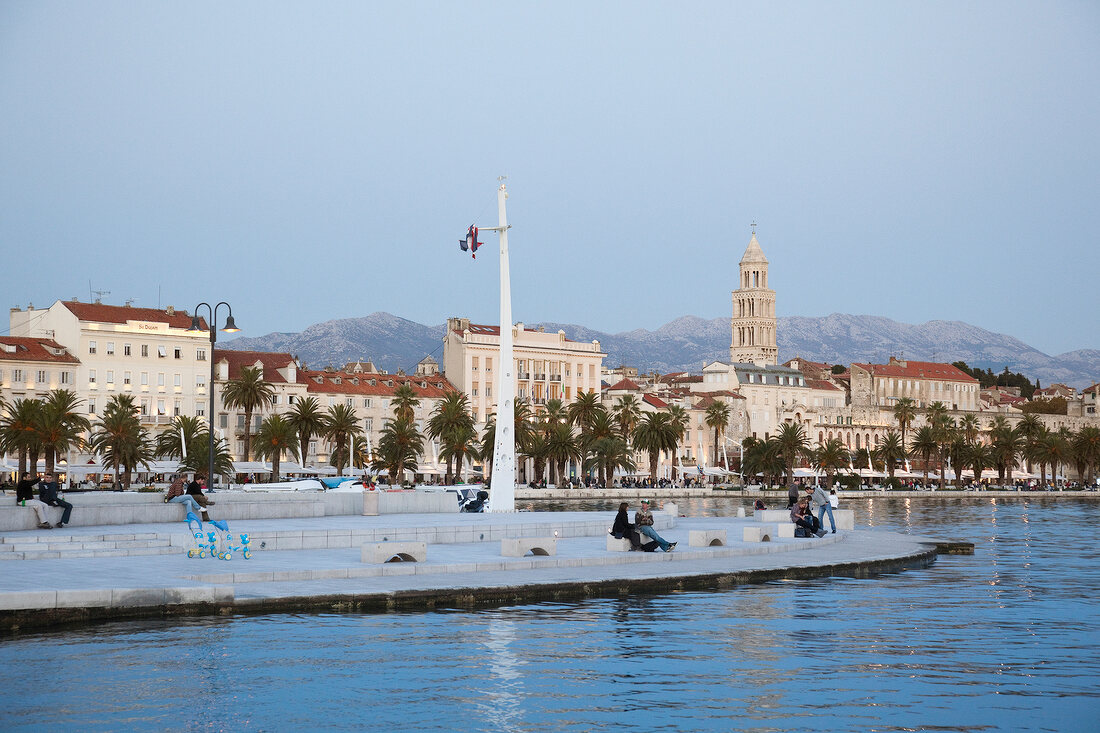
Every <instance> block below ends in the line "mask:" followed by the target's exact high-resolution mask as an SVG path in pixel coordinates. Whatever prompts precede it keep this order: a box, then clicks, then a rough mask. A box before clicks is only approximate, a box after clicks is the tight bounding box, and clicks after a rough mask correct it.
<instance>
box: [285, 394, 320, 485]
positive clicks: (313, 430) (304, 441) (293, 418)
mask: <svg viewBox="0 0 1100 733" xmlns="http://www.w3.org/2000/svg"><path fill="white" fill-rule="evenodd" d="M287 419H288V420H290V424H291V425H293V426H294V431H295V432H296V433H297V434H298V460H300V461H301V462H302V467H303V468H304V467H305V465H306V461H307V460H309V441H310V440H312V439H313V436H315V435H322V434H323V433H324V432H325V415H324V413H323V412H321V406H320V405H319V404H317V398H316V397H306V398H305V399H304V400H298V401H297V402H295V403H294V407H293V408H291V410H290V412H289V413H287Z"/></svg>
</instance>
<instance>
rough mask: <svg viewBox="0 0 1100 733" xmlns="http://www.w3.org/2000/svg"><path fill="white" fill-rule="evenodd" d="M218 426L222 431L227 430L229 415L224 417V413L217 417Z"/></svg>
mask: <svg viewBox="0 0 1100 733" xmlns="http://www.w3.org/2000/svg"><path fill="white" fill-rule="evenodd" d="M218 425H219V427H221V428H222V429H225V428H228V427H229V415H226V414H225V413H224V412H223V413H222V414H221V415H219V416H218Z"/></svg>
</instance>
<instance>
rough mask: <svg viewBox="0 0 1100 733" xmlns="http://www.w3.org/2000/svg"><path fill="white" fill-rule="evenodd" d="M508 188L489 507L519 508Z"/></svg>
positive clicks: (500, 196)
mask: <svg viewBox="0 0 1100 733" xmlns="http://www.w3.org/2000/svg"><path fill="white" fill-rule="evenodd" d="M507 198H508V191H507V190H506V189H505V187H504V179H503V178H501V179H500V188H498V189H497V212H498V214H499V218H500V225H499V226H498V227H496V231H497V232H498V233H499V234H500V356H499V357H498V362H499V363H498V365H497V378H496V390H497V428H496V438H495V444H494V446H493V474H492V480H491V483H490V484H489V507H488V509H489V511H490V512H514V511H515V510H516V431H515V427H516V426H515V421H516V418H515V400H516V380H515V365H514V364H513V363H512V287H511V276H510V275H509V270H508V213H507V211H506V210H505V207H504V202H505V200H507Z"/></svg>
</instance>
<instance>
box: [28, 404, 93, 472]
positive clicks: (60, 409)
mask: <svg viewBox="0 0 1100 733" xmlns="http://www.w3.org/2000/svg"><path fill="white" fill-rule="evenodd" d="M81 402H82V400H80V399H79V398H78V397H77V396H76V393H75V392H71V391H69V390H67V389H54V390H51V391H50V393H49V394H48V395H47V396H46V400H45V401H44V402H43V403H42V409H41V410H40V411H39V412H38V435H39V442H40V444H41V446H42V449H43V453H44V455H45V459H46V473H53V470H54V464H55V462H56V461H57V457H58V456H59V455H61V454H63V453H65V452H67V451H68V450H69V449H70V448H79V447H80V446H82V445H83V444H84V437H83V435H84V433H85V431H87V430H88V429H89V428H90V427H91V425H90V424H89V422H88V418H86V417H84V416H83V415H81V414H80V413H79V412H78V411H77V408H78V407H79V406H80V403H81Z"/></svg>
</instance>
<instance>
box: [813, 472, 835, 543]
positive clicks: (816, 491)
mask: <svg viewBox="0 0 1100 733" xmlns="http://www.w3.org/2000/svg"><path fill="white" fill-rule="evenodd" d="M806 488H807V490H809V489H810V488H811V487H806ZM812 488H813V504H814V506H816V507H817V523H818V524H820V525H821V529H825V512H828V513H829V526H830V527H831V528H832V530H833V534H836V520H835V519H833V504H832V502H831V501H829V495H828V494H826V493H825V489H824V488H823V487H821V486H818V485H817V484H814V486H813V487H812Z"/></svg>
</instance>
